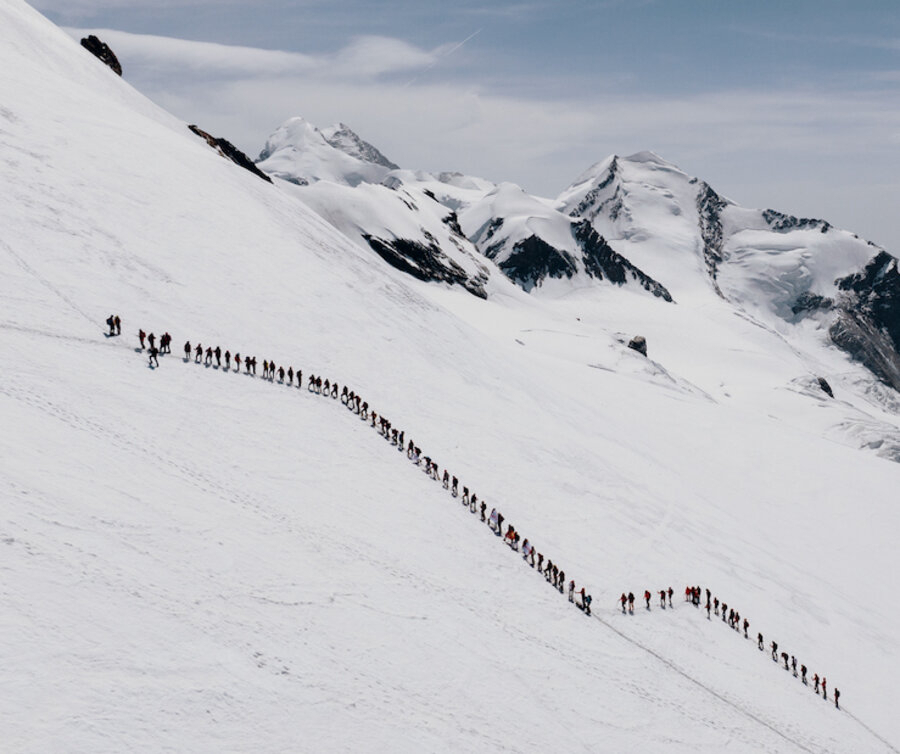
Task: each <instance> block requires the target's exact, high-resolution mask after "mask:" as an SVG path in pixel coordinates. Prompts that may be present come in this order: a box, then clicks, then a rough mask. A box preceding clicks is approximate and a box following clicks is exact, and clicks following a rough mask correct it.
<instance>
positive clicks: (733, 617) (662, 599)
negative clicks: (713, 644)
mask: <svg viewBox="0 0 900 754" xmlns="http://www.w3.org/2000/svg"><path fill="white" fill-rule="evenodd" d="M673 594H674V592H673V591H672V587H669V588H668V589H667V590H662V589H661V590H660V591H659V604H660V607H662V608H663V609H665V607H666V597H668V600H669V603H668V606H669V607H672V595H673ZM702 595H703V590H702V589H701V588H700V587H699V586H686V587H685V589H684V601H685V602H690V603H691V604H692V605H694V606H695V607H700V601H701V598H702ZM650 599H651V595H650V592H649V591H646V590H645V591H644V601H645V602H646V605H647V610H650ZM619 602H620V603H621V605H622V612H623V613H624V612H625V609H626V604H627V606H628V611H629V612H630V613H631V614H634V594H632V593H631V592H629V593H628V596H626V595H625V594H624V593H623V594H622V596H621V597H620V598H619ZM705 608H706V619H707V620H710V621H711V620H712V614H713V613H715V615H716V617H718V616H719V615H721V616H722V623H727V624H728V626H729V628H732V629H734V630H735V631H737V632H738V633H741V630H742V629H743V633H744V638H745V639H749V638H750V636H749V633H748V632H749V629H750V621H749V620H747V618H744V619H743V621H741V614H740V613H739V612H738V611H737V610H735V609H734V608H731V607H728V604H727V603H726V602H724V601H722V602H720V601H719V598H718V597H714V596H713V594H712V592H711V591H710V590H709V589H706V605H705ZM756 644H757V647H758V648H759V651H760V652H764V651H765V648H766V647H765V643H764V642H763V635H762V633H757V635H756ZM769 649H770V650H771V652H772V661H773V662H776V663H777V662H778V659H779V657H780V658H781V661H782V662H783V663H784V669H785V670H789V671H793V674H794V678H798V677H799V678H800V680H801V681H802V683H803V685H804V686H808V685H809V681H807V679H806V674H807V669H806V665H803V664H801V665H800V673H799V675H798V673H797V658H796V657H794V655H788V653H787V652H784V651H783V652H781V654H780V655H779V654H778V642H776V641H773V642H772V643H771V644H770V645H769ZM789 660H790V666H789V665H788V661H789ZM820 686H821V687H822V698H823V699H828V679H827V678H825V676H822V678H821V679H820V678H819V674H818V673H814V674H813V690H814V691H815V693H816V695H818V693H819V687H820ZM840 699H841V692H840V690H839V689H837V688H835V689H834V706H835V707H837V708H838V709H840V707H841V705H840Z"/></svg>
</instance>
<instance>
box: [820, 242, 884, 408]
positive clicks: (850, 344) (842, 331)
mask: <svg viewBox="0 0 900 754" xmlns="http://www.w3.org/2000/svg"><path fill="white" fill-rule="evenodd" d="M835 284H836V285H837V287H838V289H839V290H840V291H841V292H842V296H841V297H840V300H839V302H838V308H839V313H838V317H837V319H836V320H835V321H834V323H833V324H832V326H831V328H830V330H829V335H830V336H831V339H832V340H833V341H834V343H835V344H836V345H838V346H839V347H840V348H842V349H843V350H845V351H847V353H849V354H850V355H851V356H852V357H853V358H855V359H856V360H858V361H860V362H862V363H863V364H864V365H865V366H866V367H868V368H869V369H870V370H871V371H872V372H873V373H874V374H875V375H876V376H877V377H878V378H879V379H880V380H882V381H883V382H885V383H887V384H888V385H891V386H892V387H893V388H894V389H895V390H900V270H898V261H897V259H895V258H894V257H892V256H891V255H890V254H888V253H887V252H886V251H881V252H879V253H878V254H877V255H876V256H875V257H874V258H873V259H872V260H871V261H870V262H869V264H867V265H866V266H865V268H864V269H863V270H861V271H860V272H858V273H856V274H854V275H848V276H847V277H845V278H841V279H840V280H836V281H835Z"/></svg>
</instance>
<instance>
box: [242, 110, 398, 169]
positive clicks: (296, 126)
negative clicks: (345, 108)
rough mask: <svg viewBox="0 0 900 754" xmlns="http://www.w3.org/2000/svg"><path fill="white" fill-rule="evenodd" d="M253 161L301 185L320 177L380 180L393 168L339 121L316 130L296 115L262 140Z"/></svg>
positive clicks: (377, 152)
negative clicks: (257, 156)
mask: <svg viewBox="0 0 900 754" xmlns="http://www.w3.org/2000/svg"><path fill="white" fill-rule="evenodd" d="M257 164H259V165H260V168H261V169H262V170H264V171H265V172H267V173H269V174H270V175H274V176H276V177H278V178H282V179H284V180H287V181H290V182H291V183H296V184H299V185H301V186H302V185H307V184H309V183H316V182H317V181H322V180H325V181H331V182H332V183H342V184H345V185H348V186H356V185H358V184H359V183H380V182H381V181H382V180H383V179H384V177H385V176H386V175H387V173H388V172H390V171H391V170H394V169H396V167H397V166H396V165H394V163H393V162H391V161H390V160H388V159H387V158H386V157H385V156H384V155H383V154H382V153H381V152H379V151H378V150H377V149H376V148H375V147H373V146H372V145H371V144H369V143H368V142H366V141H363V140H362V139H361V138H359V136H357V135H356V134H355V133H354V132H353V131H352V130H351V129H350V128H348V127H347V126H346V125H344V124H343V123H338V124H336V125H334V126H329V127H328V128H325V129H321V130H320V129H318V128H317V127H316V126H314V125H313V124H312V123H310V122H309V121H308V120H306V118H303V117H302V116H299V115H298V116H295V117H293V118H289V119H288V120H286V121H285V122H284V123H282V124H281V125H280V126H279V127H278V128H277V129H276V130H275V132H274V133H273V134H272V135H271V136H270V137H269V138H268V139H267V140H266V145H265V147H264V148H263V150H262V151H261V152H260V154H259V159H258V160H257Z"/></svg>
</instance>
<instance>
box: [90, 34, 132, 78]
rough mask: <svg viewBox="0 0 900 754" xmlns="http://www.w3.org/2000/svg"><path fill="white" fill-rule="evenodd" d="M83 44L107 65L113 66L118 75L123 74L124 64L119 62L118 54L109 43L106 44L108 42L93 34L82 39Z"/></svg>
mask: <svg viewBox="0 0 900 754" xmlns="http://www.w3.org/2000/svg"><path fill="white" fill-rule="evenodd" d="M81 46H82V47H84V49H85V50H87V51H88V52H89V53H91V54H92V55H94V56H95V57H96V58H97V59H98V60H100V61H101V62H103V63H106V65H108V66H109V67H110V68H112V69H113V71H115V72H116V74H117V75H119V76H121V75H122V66H121V64H120V63H119V59H118V58H117V57H116V54H115V53H114V52H113V51H112V50H111V49H109V45H108V44H106V42H103V41H101V40H100V39H99V38H97V37H95V36H94V35H93V34H91V35H89V36H87V37H85V38H84V39H82V40H81Z"/></svg>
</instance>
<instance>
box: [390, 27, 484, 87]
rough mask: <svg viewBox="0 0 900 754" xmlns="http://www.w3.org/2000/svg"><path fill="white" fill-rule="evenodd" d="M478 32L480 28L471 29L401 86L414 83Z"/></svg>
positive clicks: (479, 32)
mask: <svg viewBox="0 0 900 754" xmlns="http://www.w3.org/2000/svg"><path fill="white" fill-rule="evenodd" d="M479 34H481V29H477V30H475V31H473V32H472V33H471V34H469V36H468V37H466V38H465V39H464V40H463V41H462V42H460V43H459V44H456V45H454V46H453V47H451V48H450V49H449V50H447V52H445V53H444V54H443V55H441V56H440V57H439V58H437V59H436V60H435V61H434V62H433V63H431V64H430V65H427V66H425V68H423V69H422V71H421V72H420V73H419V75H418V76H414V77H413V78H411V79H410V80H409V81H407V82H406V83H405V84H404V85H403V88H404V89H405V88H406V87H408V86H409V85H410V84H415V83H416V82H417V81H418V80H419V77H421V76H423V75H424V74H426V73H428V71H430V70H431V69H432V68H434V67H435V66H436V65H437V64H438V63H440V62H441V61H442V60H443V59H444V58H447V57H450V55H452V54H453V53H454V52H456V51H457V50H458V49H459V48H460V47H462V46H463V45H464V44H465V43H466V42H468V41H469V40H470V39H474V38H475V37H477V36H478V35H479Z"/></svg>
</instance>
